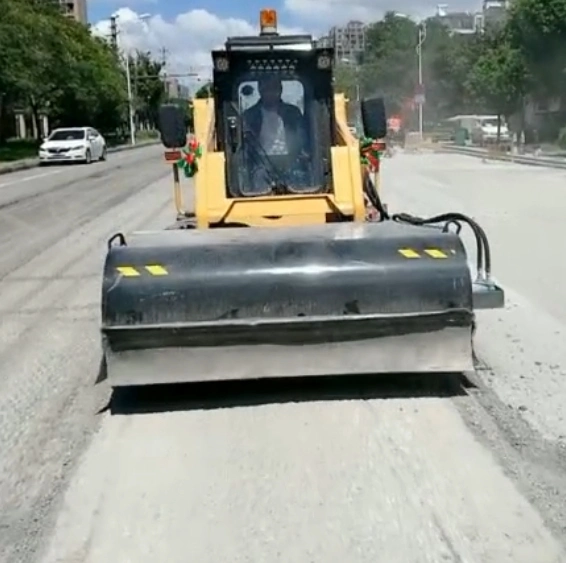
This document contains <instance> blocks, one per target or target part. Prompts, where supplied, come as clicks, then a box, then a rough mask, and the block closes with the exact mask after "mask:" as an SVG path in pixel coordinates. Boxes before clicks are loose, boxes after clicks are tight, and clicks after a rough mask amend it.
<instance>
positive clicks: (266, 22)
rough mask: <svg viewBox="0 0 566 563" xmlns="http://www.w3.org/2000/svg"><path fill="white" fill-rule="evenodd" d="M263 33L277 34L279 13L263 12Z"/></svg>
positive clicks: (271, 10)
mask: <svg viewBox="0 0 566 563" xmlns="http://www.w3.org/2000/svg"><path fill="white" fill-rule="evenodd" d="M259 28H260V30H261V33H277V12H276V11H275V10H273V9H271V8H270V9H266V10H261V12H260V13H259Z"/></svg>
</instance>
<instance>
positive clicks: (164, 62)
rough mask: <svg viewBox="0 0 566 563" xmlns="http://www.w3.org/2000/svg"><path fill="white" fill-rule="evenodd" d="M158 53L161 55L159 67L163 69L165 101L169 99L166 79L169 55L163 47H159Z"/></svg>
mask: <svg viewBox="0 0 566 563" xmlns="http://www.w3.org/2000/svg"><path fill="white" fill-rule="evenodd" d="M159 53H160V54H161V65H162V69H163V74H162V76H163V86H164V88H165V95H166V97H167V101H169V100H170V99H171V85H170V84H169V80H168V77H167V55H169V49H166V48H165V47H161V49H159Z"/></svg>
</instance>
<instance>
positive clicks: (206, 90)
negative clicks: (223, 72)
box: [195, 82, 212, 100]
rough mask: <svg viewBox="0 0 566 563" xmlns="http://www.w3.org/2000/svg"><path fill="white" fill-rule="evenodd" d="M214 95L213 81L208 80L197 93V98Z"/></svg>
mask: <svg viewBox="0 0 566 563" xmlns="http://www.w3.org/2000/svg"><path fill="white" fill-rule="evenodd" d="M211 96H212V83H211V82H207V83H206V84H204V85H203V86H201V87H200V88H199V89H198V90H197V91H196V93H195V98H197V99H198V100H202V99H206V98H210V97H211Z"/></svg>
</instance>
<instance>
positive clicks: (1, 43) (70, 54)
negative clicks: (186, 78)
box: [0, 0, 126, 140]
mask: <svg viewBox="0 0 566 563" xmlns="http://www.w3.org/2000/svg"><path fill="white" fill-rule="evenodd" d="M0 13H2V18H0V118H2V122H4V123H5V122H6V121H5V119H4V118H6V119H7V118H8V113H9V112H10V111H11V110H12V109H13V108H15V107H20V108H28V109H29V110H30V111H31V114H32V117H33V119H34V121H35V123H36V126H37V125H38V116H39V114H40V113H47V114H48V115H49V117H50V121H51V124H52V126H58V125H67V126H70V125H79V124H80V125H86V124H88V125H93V126H95V127H98V128H99V129H101V130H103V131H107V130H111V129H115V128H116V127H118V126H119V124H120V122H121V121H122V119H123V117H124V108H125V104H124V102H125V97H126V96H125V94H126V88H125V82H124V76H123V71H122V70H121V67H120V63H119V61H118V60H117V58H116V57H115V55H114V54H113V52H112V50H111V49H110V48H109V46H108V45H107V44H106V42H104V41H102V40H100V39H97V38H95V37H93V36H92V35H91V34H90V32H89V30H88V29H87V27H86V26H84V25H81V24H79V23H77V22H75V21H72V20H70V19H68V18H65V17H64V16H63V15H62V14H61V13H60V11H59V10H58V9H57V6H56V4H55V3H50V2H41V1H38V0H0ZM12 119H13V117H12ZM3 130H4V128H2V131H3ZM37 130H38V132H39V127H37ZM1 135H2V133H0V140H1Z"/></svg>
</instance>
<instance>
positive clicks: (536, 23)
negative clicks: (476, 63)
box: [507, 0, 566, 95]
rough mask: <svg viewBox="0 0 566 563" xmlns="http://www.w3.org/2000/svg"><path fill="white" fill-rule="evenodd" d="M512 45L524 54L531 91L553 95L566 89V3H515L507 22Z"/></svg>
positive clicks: (553, 0)
mask: <svg viewBox="0 0 566 563" xmlns="http://www.w3.org/2000/svg"><path fill="white" fill-rule="evenodd" d="M507 33H508V36H509V41H510V44H511V45H512V46H513V47H514V48H515V49H516V50H518V51H520V52H521V53H522V54H523V57H524V60H525V63H526V65H527V67H528V70H529V72H530V74H531V76H532V78H533V81H532V83H531V90H532V92H533V93H535V94H538V95H548V94H550V95H553V94H558V93H560V92H563V91H564V90H565V88H566V73H565V70H566V49H565V46H566V0H515V1H514V2H513V4H512V6H511V9H510V14H509V19H508V23H507Z"/></svg>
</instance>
